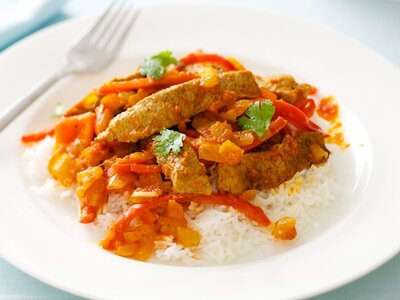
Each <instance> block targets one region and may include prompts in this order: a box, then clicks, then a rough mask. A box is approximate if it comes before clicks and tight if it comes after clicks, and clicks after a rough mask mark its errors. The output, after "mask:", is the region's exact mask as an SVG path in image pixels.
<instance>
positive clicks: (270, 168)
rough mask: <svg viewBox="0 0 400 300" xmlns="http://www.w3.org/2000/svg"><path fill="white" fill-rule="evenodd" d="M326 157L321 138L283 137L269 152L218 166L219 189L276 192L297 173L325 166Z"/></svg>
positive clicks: (251, 155) (244, 156) (224, 190)
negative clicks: (271, 190)
mask: <svg viewBox="0 0 400 300" xmlns="http://www.w3.org/2000/svg"><path fill="white" fill-rule="evenodd" d="M324 152H325V153H324ZM321 154H322V155H321ZM328 156H329V151H328V149H326V147H325V143H324V139H323V136H322V134H320V133H317V132H312V133H311V132H307V133H303V134H301V135H298V136H296V137H294V138H293V137H292V136H290V135H286V136H285V137H284V139H283V141H282V143H280V144H276V145H274V146H272V147H271V149H270V150H268V151H264V152H254V153H246V154H244V155H243V157H242V160H241V161H240V163H239V164H238V165H229V164H219V165H218V189H219V190H220V191H221V192H229V193H233V194H239V193H242V192H244V191H246V190H248V189H271V188H275V187H277V186H279V185H280V184H281V183H283V182H285V181H287V180H289V179H290V178H292V177H293V176H294V175H295V174H296V173H297V172H299V171H302V170H304V169H307V168H309V167H311V165H313V164H315V165H318V164H322V163H324V162H326V160H327V159H328Z"/></svg>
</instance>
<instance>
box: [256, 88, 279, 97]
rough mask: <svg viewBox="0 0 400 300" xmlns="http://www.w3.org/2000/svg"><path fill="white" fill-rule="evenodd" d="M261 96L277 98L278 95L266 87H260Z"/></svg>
mask: <svg viewBox="0 0 400 300" xmlns="http://www.w3.org/2000/svg"><path fill="white" fill-rule="evenodd" d="M260 92H261V96H262V97H264V98H267V99H271V100H278V96H277V95H276V94H274V93H273V92H270V91H268V90H267V89H266V88H260Z"/></svg>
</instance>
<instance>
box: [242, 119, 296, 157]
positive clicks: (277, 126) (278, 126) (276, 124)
mask: <svg viewBox="0 0 400 300" xmlns="http://www.w3.org/2000/svg"><path fill="white" fill-rule="evenodd" d="M287 123H288V121H286V120H285V119H284V118H282V117H277V118H276V119H275V120H273V121H272V122H271V124H270V125H269V128H268V130H267V132H266V133H265V134H264V135H263V136H262V137H259V138H257V137H256V138H254V141H253V143H251V144H250V145H246V146H242V147H241V148H242V149H243V150H245V151H250V150H251V149H254V148H255V147H257V146H258V145H260V144H262V143H263V142H265V141H266V140H268V139H269V138H270V137H271V136H273V135H275V134H277V133H278V132H279V131H281V130H282V129H283V128H284V127H285V126H286V125H287Z"/></svg>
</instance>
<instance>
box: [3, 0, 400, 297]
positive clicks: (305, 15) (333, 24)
mask: <svg viewBox="0 0 400 300" xmlns="http://www.w3.org/2000/svg"><path fill="white" fill-rule="evenodd" d="M10 1H11V0H10ZM108 2H109V1H108V0H86V1H80V0H70V1H68V2H67V4H66V5H65V7H64V8H63V9H62V11H60V13H59V14H58V15H56V16H54V17H53V18H52V19H51V20H49V21H48V22H47V23H46V24H43V25H42V27H43V26H48V25H51V24H53V23H56V22H59V21H62V20H65V19H67V18H71V17H76V16H80V15H85V14H91V13H94V12H96V11H101V10H102V9H103V8H104V7H105V6H106V5H107V3H108ZM134 2H135V3H139V4H140V3H145V2H146V3H147V4H148V3H150V2H151V3H152V4H153V3H154V4H165V3H179V2H177V1H174V2H171V1H168V0H166V1H163V0H155V1H145V0H135V1H134ZM188 2H189V1H185V3H186V4H187V3H188ZM181 3H183V1H181ZM190 3H221V4H231V5H241V6H249V7H262V8H266V9H268V10H271V11H275V12H278V13H282V14H286V15H289V16H293V17H296V18H301V19H304V20H308V21H311V22H314V23H316V24H320V25H323V26H326V27H330V28H333V29H335V30H337V31H339V32H342V33H345V34H347V35H349V36H352V37H353V38H355V39H357V40H359V41H361V42H362V43H364V44H366V45H367V46H369V47H370V48H372V49H374V50H376V51H377V52H379V53H381V54H382V55H383V56H385V57H386V58H387V59H388V60H389V61H391V62H392V63H393V64H395V65H397V66H398V67H400V2H399V1H398V0H397V1H395V0H392V1H389V0H386V1H385V0H281V1H274V0H264V1H263V0H248V1H244V0H232V1H228V0H203V1H193V0H191V1H190ZM399 283H400V255H397V256H396V257H394V258H393V259H391V260H390V261H389V262H387V263H386V264H384V265H383V266H382V267H380V268H379V269H377V270H375V271H373V272H372V273H370V274H368V275H366V276H364V277H363V278H361V279H358V280H356V281H354V282H352V283H350V284H348V285H346V286H344V287H341V288H339V289H336V290H334V291H331V292H328V293H326V294H324V295H321V296H318V297H315V298H313V299H314V300H328V299H356V300H357V299H363V300H365V299H382V300H388V299H399V297H400V296H399V295H400V284H399ZM0 299H81V298H79V297H76V296H73V295H71V294H68V293H66V292H63V291H60V290H58V289H55V288H53V287H51V286H49V285H47V284H44V283H42V282H40V281H38V280H36V279H34V278H32V277H30V276H29V275H26V274H25V273H23V272H21V271H19V270H18V269H16V268H14V267H13V266H11V265H10V264H8V263H7V262H6V261H4V260H2V259H0Z"/></svg>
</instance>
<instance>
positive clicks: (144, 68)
mask: <svg viewBox="0 0 400 300" xmlns="http://www.w3.org/2000/svg"><path fill="white" fill-rule="evenodd" d="M172 64H174V65H179V64H180V62H179V61H178V60H177V59H176V58H175V57H173V56H172V52H171V51H162V52H160V53H158V54H156V55H154V56H152V57H150V58H147V59H146V60H145V61H144V63H143V65H141V66H140V73H141V74H142V75H145V76H147V77H151V78H154V79H160V78H161V77H162V76H163V75H164V73H165V72H166V71H167V67H168V66H169V65H172Z"/></svg>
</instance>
